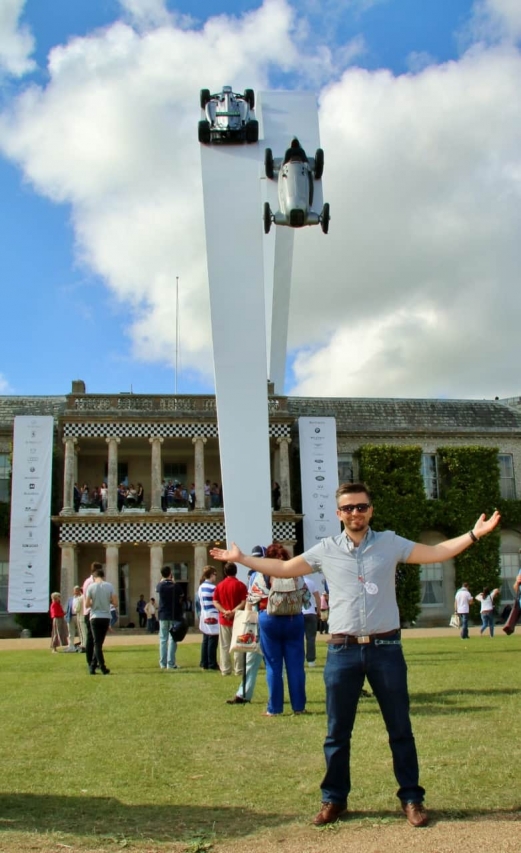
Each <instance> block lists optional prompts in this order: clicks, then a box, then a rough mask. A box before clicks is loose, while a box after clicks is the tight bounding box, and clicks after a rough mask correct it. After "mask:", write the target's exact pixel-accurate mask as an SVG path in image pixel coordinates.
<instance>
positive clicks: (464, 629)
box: [458, 613, 469, 640]
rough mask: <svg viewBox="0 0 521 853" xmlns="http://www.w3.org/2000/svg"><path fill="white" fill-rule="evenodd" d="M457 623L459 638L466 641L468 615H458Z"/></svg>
mask: <svg viewBox="0 0 521 853" xmlns="http://www.w3.org/2000/svg"><path fill="white" fill-rule="evenodd" d="M458 616H459V621H460V636H461V639H462V640H468V638H469V614H468V613H458Z"/></svg>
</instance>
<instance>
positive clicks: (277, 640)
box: [259, 543, 311, 717]
mask: <svg viewBox="0 0 521 853" xmlns="http://www.w3.org/2000/svg"><path fill="white" fill-rule="evenodd" d="M266 557H268V558H272V559H279V560H289V559H291V557H290V554H289V553H288V551H286V549H285V548H283V547H282V545H279V544H276V543H274V544H273V545H270V546H269V547H268V548H267V549H266ZM262 577H264V576H262ZM289 580H290V582H291V586H292V588H291V589H290V588H289V584H288V580H286V581H283V580H281V579H280V578H272V579H271V586H270V589H269V592H268V597H267V606H266V609H265V610H260V612H259V629H260V631H259V634H260V644H261V649H262V654H263V656H264V663H265V665H266V681H267V684H268V705H267V708H266V711H265V713H264V716H266V717H274V716H277V715H278V714H282V712H283V710H284V680H283V666H284V665H285V666H286V676H287V680H288V691H289V699H290V702H291V707H292V709H293V713H294V714H303V713H305V709H306V672H305V668H304V658H305V651H304V616H303V615H302V605H303V604H305V605H307V604H308V603H309V601H310V597H311V596H310V593H309V590H308V588H307V587H306V584H305V582H304V580H303V579H302V578H300V577H299V578H291V579H289ZM284 584H286V585H287V586H288V588H287V589H285V588H283V587H284ZM266 586H267V584H266Z"/></svg>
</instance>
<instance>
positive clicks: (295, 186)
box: [264, 138, 330, 234]
mask: <svg viewBox="0 0 521 853" xmlns="http://www.w3.org/2000/svg"><path fill="white" fill-rule="evenodd" d="M264 170H265V173H266V177H267V178H269V179H270V180H274V179H275V176H276V175H278V191H279V208H280V209H279V210H277V212H276V213H273V212H272V210H271V208H270V205H269V202H266V203H265V204H264V233H265V234H268V233H269V231H270V228H271V223H272V222H274V223H275V225H288V226H289V227H290V228H302V227H303V226H304V225H318V224H320V225H321V227H322V231H323V232H324V234H327V232H328V231H329V219H330V216H329V204H324V206H323V208H322V211H321V213H316V212H315V211H314V210H313V207H312V206H313V190H314V182H315V181H319V180H320V179H321V177H322V172H323V171H324V152H323V150H322V148H318V149H317V151H316V153H315V156H314V157H308V156H307V154H306V152H305V151H304V149H303V148H302V146H301V145H300V142H299V141H298V139H297V138H294V139H293V140H292V141H291V145H290V147H289V148H288V149H287V151H286V154H285V155H284V157H283V158H282V157H279V158H275V159H274V158H273V152H272V150H271V148H266V153H265V156H264Z"/></svg>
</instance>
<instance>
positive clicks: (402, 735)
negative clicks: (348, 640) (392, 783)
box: [320, 633, 425, 805]
mask: <svg viewBox="0 0 521 853" xmlns="http://www.w3.org/2000/svg"><path fill="white" fill-rule="evenodd" d="M399 636H400V635H399V633H397V634H396V637H397V639H399ZM392 639H393V637H391V638H390V640H392ZM376 642H377V643H378V641H376ZM380 642H381V644H378V645H377V644H376V643H371V644H367V645H352V646H334V645H330V646H329V647H328V653H327V661H326V666H325V669H324V681H325V685H326V710H327V716H328V730H327V736H326V740H325V743H324V754H325V758H326V775H325V776H324V779H323V781H322V784H321V786H320V787H321V789H322V800H323V802H329V803H336V804H338V805H345V804H346V802H347V798H348V795H349V791H350V790H351V774H350V768H349V760H350V750H351V732H352V730H353V725H354V722H355V716H356V709H357V705H358V700H359V698H360V693H361V690H362V687H363V684H364V678H365V677H366V676H367V680H368V681H369V684H370V685H371V687H372V688H373V693H374V695H375V697H376V699H377V701H378V704H379V706H380V711H381V712H382V716H383V718H384V722H385V726H386V729H387V733H388V735H389V746H390V747H391V752H392V756H393V767H394V775H395V776H396V779H397V781H398V784H399V786H400V787H399V789H398V792H397V796H398V797H399V799H400V800H402V802H407V801H411V802H423V798H424V795H425V790H424V788H422V787H421V786H420V785H419V784H418V778H419V769H418V756H417V754H416V745H415V743H414V736H413V733H412V729H411V721H410V718H409V693H408V690H407V665H406V663H405V659H404V657H403V652H402V648H401V645H400V644H399V642H398V643H396V644H394V645H393V644H391V643H390V642H389V640H387V639H386V640H384V641H380Z"/></svg>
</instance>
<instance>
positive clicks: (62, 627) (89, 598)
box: [49, 562, 118, 675]
mask: <svg viewBox="0 0 521 853" xmlns="http://www.w3.org/2000/svg"><path fill="white" fill-rule="evenodd" d="M117 605H118V599H117V596H116V593H115V591H114V587H113V586H112V584H110V583H108V582H107V581H106V580H105V571H104V569H103V566H102V565H101V563H96V562H95V563H92V565H91V573H90V575H89V577H88V578H87V579H86V581H85V583H84V584H83V587H80V586H75V587H74V590H73V594H72V595H71V597H70V598H69V600H68V601H67V608H66V610H64V609H63V606H62V603H61V595H60V593H59V592H53V593H52V595H51V606H50V610H49V614H50V617H51V620H52V631H51V651H52V652H53V653H54V654H56V652H57V650H58V648H59V647H60V646H63V647H64V650H65V651H66V652H83V653H84V654H85V655H86V660H87V667H88V671H89V673H90V674H91V675H95V674H96V670H97V669H100V670H101V672H102V673H103V675H108V674H109V673H110V670H109V669H108V667H107V666H106V664H105V657H104V652H103V644H104V642H105V637H106V635H107V632H108V631H110V630H111V629H112V628H113V627H114V626H115V625H116V624H117V621H118V612H117Z"/></svg>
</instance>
